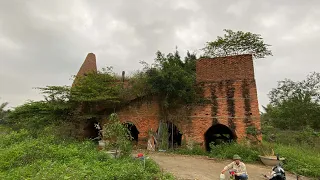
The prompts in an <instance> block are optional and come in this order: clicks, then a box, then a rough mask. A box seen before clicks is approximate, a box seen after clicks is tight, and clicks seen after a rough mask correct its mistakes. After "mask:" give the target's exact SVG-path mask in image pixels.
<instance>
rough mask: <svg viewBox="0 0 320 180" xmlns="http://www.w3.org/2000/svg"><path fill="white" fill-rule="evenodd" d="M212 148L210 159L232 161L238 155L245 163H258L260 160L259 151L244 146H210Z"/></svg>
mask: <svg viewBox="0 0 320 180" xmlns="http://www.w3.org/2000/svg"><path fill="white" fill-rule="evenodd" d="M210 147H211V151H210V154H209V157H215V158H221V159H232V157H233V155H234V154H238V155H239V156H240V157H241V158H242V161H244V162H256V161H258V160H259V152H258V151H257V149H255V148H253V147H249V146H247V145H244V144H238V143H230V144H227V143H226V144H221V145H213V144H210Z"/></svg>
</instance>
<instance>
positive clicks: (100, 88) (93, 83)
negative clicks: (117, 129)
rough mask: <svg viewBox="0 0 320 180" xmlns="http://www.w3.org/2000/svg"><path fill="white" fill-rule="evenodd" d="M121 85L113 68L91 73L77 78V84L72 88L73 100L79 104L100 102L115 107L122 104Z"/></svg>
mask: <svg viewBox="0 0 320 180" xmlns="http://www.w3.org/2000/svg"><path fill="white" fill-rule="evenodd" d="M120 88H121V84H120V83H117V78H116V76H115V75H114V73H113V72H112V69H111V68H103V69H102V71H98V72H91V73H88V74H86V75H85V76H83V77H77V78H76V84H75V86H74V87H72V88H71V99H72V100H74V101H78V102H100V103H104V104H109V105H111V106H112V105H114V104H118V103H120Z"/></svg>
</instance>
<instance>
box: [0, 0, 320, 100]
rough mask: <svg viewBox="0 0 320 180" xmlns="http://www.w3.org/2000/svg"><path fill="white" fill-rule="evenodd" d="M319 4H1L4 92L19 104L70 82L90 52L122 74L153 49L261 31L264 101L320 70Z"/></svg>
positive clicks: (0, 91) (35, 0) (230, 0)
mask: <svg viewBox="0 0 320 180" xmlns="http://www.w3.org/2000/svg"><path fill="white" fill-rule="evenodd" d="M319 8H320V2H318V1H317V0H310V1H298V0H295V1H285V0H271V1H262V0H241V1H240V0H237V1H234V0H227V1H218V0H214V1H211V0H203V1H196V0H175V1H170V0H166V1H155V0H142V1H124V0H119V1H105V0H97V1H89V0H73V1H64V0H56V1H41V0H30V1H19V0H11V1H4V0H3V1H0V63H1V64H0V83H1V86H0V97H1V98H2V99H1V100H6V101H9V102H10V103H11V105H13V106H15V105H18V104H21V103H23V102H24V101H25V100H27V99H39V98H41V95H39V94H38V92H37V91H35V90H33V89H31V88H32V87H39V86H45V85H65V84H67V85H70V84H71V81H69V78H70V76H71V75H73V74H76V73H77V71H78V69H79V67H80V66H81V64H82V62H83V60H84V58H85V56H86V54H87V53H89V52H93V53H95V54H96V56H97V64H98V66H99V68H101V67H103V66H114V68H115V70H116V71H117V72H120V71H121V70H125V71H127V72H132V71H133V70H136V69H139V68H141V66H140V64H139V61H140V60H145V61H147V62H149V63H150V62H152V61H153V59H154V57H155V56H154V53H155V52H156V51H157V50H161V51H163V52H165V53H168V52H172V51H173V50H174V49H175V47H176V46H178V48H179V50H180V52H181V53H182V54H183V53H185V52H186V50H191V51H197V50H199V49H200V48H202V47H203V46H204V45H205V43H206V42H207V41H211V40H214V39H215V38H216V36H218V35H222V34H223V32H222V29H225V28H230V29H234V30H244V31H250V32H254V33H258V34H261V35H262V37H263V38H264V39H265V42H266V43H269V44H271V45H272V47H271V49H272V50H273V53H274V56H273V57H268V58H266V59H259V60H256V61H255V72H256V81H257V86H258V96H259V101H260V105H265V104H266V103H268V98H267V93H268V92H269V91H270V90H271V88H273V87H276V84H277V81H278V80H282V79H284V78H291V79H293V80H300V79H303V78H304V77H305V76H306V75H307V73H309V72H311V71H319V70H320V69H319V66H320V62H319V60H318V59H319V55H318V53H317V49H318V48H317V47H318V46H317V45H318V43H319V41H320V33H319V32H320V19H319V18H318V17H319V16H320V14H319V10H318V9H319Z"/></svg>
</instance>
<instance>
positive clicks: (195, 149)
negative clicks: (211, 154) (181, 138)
mask: <svg viewBox="0 0 320 180" xmlns="http://www.w3.org/2000/svg"><path fill="white" fill-rule="evenodd" d="M173 153H176V154H184V155H204V156H206V155H208V153H207V151H205V150H204V149H203V148H201V146H200V145H195V146H193V147H192V148H191V149H188V148H178V149H175V150H174V151H173Z"/></svg>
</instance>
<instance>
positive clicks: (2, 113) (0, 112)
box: [0, 102, 9, 123]
mask: <svg viewBox="0 0 320 180" xmlns="http://www.w3.org/2000/svg"><path fill="white" fill-rule="evenodd" d="M8 104H9V103H8V102H4V103H1V104H0V123H1V122H2V121H4V119H5V118H6V116H7V113H8V110H5V107H6V106H7V105H8Z"/></svg>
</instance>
